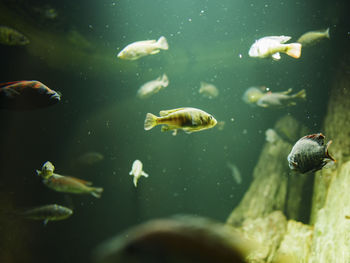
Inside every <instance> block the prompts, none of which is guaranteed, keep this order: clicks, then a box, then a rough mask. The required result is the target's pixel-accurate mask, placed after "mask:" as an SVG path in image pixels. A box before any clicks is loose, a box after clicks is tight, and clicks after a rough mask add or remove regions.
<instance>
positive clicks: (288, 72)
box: [0, 0, 346, 262]
mask: <svg viewBox="0 0 350 263" xmlns="http://www.w3.org/2000/svg"><path fill="white" fill-rule="evenodd" d="M321 2H322V1H321ZM321 2H320V1H246V0H240V1H228V0H226V1H215V0H212V1H204V0H203V1H201V0H197V1H196V0H177V1H172V0H168V1H161V0H158V1H155V0H152V1H151V0H137V1H136V0H129V1H124V0H119V1H113V0H109V1H23V2H22V1H0V3H1V5H0V12H2V15H3V16H2V18H0V24H4V23H6V24H5V25H9V26H13V27H15V28H16V29H18V30H19V31H21V29H22V32H24V33H26V34H27V35H28V37H29V38H31V41H32V43H31V45H32V47H33V48H32V49H31V48H30V45H29V46H28V47H17V48H16V47H7V46H0V56H1V64H0V68H1V71H0V72H1V73H0V81H1V82H6V81H12V80H25V79H35V80H39V81H41V82H43V83H45V84H46V85H47V86H49V87H50V88H52V89H54V90H57V91H60V92H61V93H62V95H63V97H62V102H61V103H60V104H59V105H55V106H53V107H51V108H47V109H43V110H36V111H30V112H29V111H28V112H10V111H5V110H2V111H1V112H0V118H1V120H2V122H1V126H0V127H1V129H0V135H1V136H0V143H1V155H0V156H1V166H0V177H1V181H0V190H1V192H2V193H3V194H4V195H5V196H7V198H8V200H10V201H9V203H11V206H12V207H27V206H36V205H43V204H49V203H58V204H61V205H68V203H70V201H67V198H66V197H65V196H64V195H63V194H60V193H57V192H54V191H51V190H50V189H48V188H46V187H45V186H44V185H43V184H42V183H41V180H40V178H38V177H37V176H36V175H35V169H39V168H40V167H41V166H42V164H43V163H44V162H45V161H47V160H50V161H51V162H52V163H54V165H55V166H56V172H57V173H59V174H63V175H65V174H66V175H67V174H68V175H72V176H76V177H79V178H83V179H87V180H91V181H93V182H94V185H96V186H101V187H104V189H105V191H104V193H103V195H102V198H101V199H95V198H94V197H92V196H76V195H71V200H72V203H73V206H74V215H73V216H72V217H71V218H69V219H67V220H65V221H60V222H49V224H48V225H47V226H46V227H44V226H43V224H42V223H41V222H35V221H34V222H32V221H23V220H20V221H18V224H20V225H19V226H18V228H17V227H16V224H13V227H14V228H16V229H14V230H13V231H14V232H13V233H14V234H13V239H16V238H18V239H20V240H21V243H20V244H21V245H20V247H16V246H13V247H11V248H7V249H11V252H10V254H13V255H15V254H17V253H20V251H18V250H19V249H20V248H23V251H24V252H23V253H22V257H23V258H25V257H27V260H28V261H27V262H48V261H50V262H74V261H77V262H86V261H89V258H90V251H91V250H92V249H93V248H94V247H95V246H96V245H97V244H99V243H100V242H101V241H103V240H105V239H106V238H108V237H110V236H112V235H114V234H117V233H119V232H121V231H123V230H124V229H126V228H128V227H130V226H133V225H135V224H138V223H140V222H143V221H145V220H148V219H151V218H157V217H164V216H168V215H172V214H178V213H190V214H197V215H202V216H207V217H210V218H215V219H218V220H220V221H225V220H226V218H227V216H228V215H229V213H230V212H231V211H232V209H233V208H234V207H235V206H236V205H237V204H238V202H239V201H240V200H241V198H242V196H243V195H244V193H245V191H246V190H247V188H248V186H249V184H250V182H251V180H252V178H251V174H252V170H253V168H254V165H255V163H256V161H257V157H258V155H259V154H260V151H261V147H262V145H263V143H264V141H265V130H266V129H268V128H271V127H272V126H273V125H274V123H275V121H276V120H277V119H278V118H279V117H281V116H283V115H285V114H291V115H292V116H294V117H296V118H297V119H298V120H299V121H301V122H303V123H304V124H306V125H307V126H308V127H309V128H310V129H311V130H312V131H313V132H320V131H321V130H320V129H321V128H320V127H322V119H323V117H324V113H325V110H326V105H327V99H328V87H329V85H330V83H331V82H332V80H333V78H334V77H333V75H332V74H333V63H334V61H335V60H336V59H337V57H338V56H341V54H338V53H337V45H339V43H340V42H341V38H343V37H344V34H340V33H339V32H341V33H342V32H344V30H345V29H346V23H345V25H344V21H346V16H345V15H343V14H344V13H345V10H346V9H345V8H344V6H345V2H346V1H323V2H322V3H321ZM46 4H48V5H50V6H51V7H53V8H55V9H56V10H57V13H58V16H57V18H56V19H55V20H47V21H46V20H45V18H43V17H40V15H39V14H37V13H35V12H34V11H33V9H32V8H33V7H34V6H35V7H43V6H45V5H46ZM5 6H6V8H8V9H5V8H4V7H5ZM9 10H11V13H9ZM12 12H13V13H14V14H17V15H16V16H15V17H14V18H15V19H11V17H12ZM5 14H7V15H5ZM45 21H46V22H45ZM21 25H22V26H23V27H21ZM329 26H330V28H331V29H330V35H331V41H329V40H325V41H323V42H321V43H319V44H318V45H316V46H314V47H311V48H307V49H306V48H305V49H303V51H302V57H301V58H300V59H299V60H295V59H293V58H290V57H287V56H285V55H282V59H281V61H279V62H274V61H272V60H258V59H252V58H249V57H248V50H249V47H250V46H251V44H252V43H253V42H254V41H255V39H257V38H260V37H263V36H268V35H290V36H292V41H293V40H296V39H297V38H298V37H299V36H300V35H301V34H303V33H305V32H306V31H310V30H317V29H324V28H327V27H329ZM72 31H73V32H79V35H81V36H83V37H84V39H85V40H86V41H87V42H84V41H82V40H77V41H76V42H74V41H69V36H71V34H72V33H71V32H72ZM31 34H32V35H31ZM161 35H163V36H165V37H166V38H167V39H168V43H169V47H170V48H169V50H168V51H161V52H160V53H159V54H158V55H154V56H149V57H145V58H141V59H140V60H138V61H121V60H117V58H116V55H117V53H118V52H119V51H120V50H121V49H122V48H123V47H124V46H126V45H127V44H129V43H131V42H134V41H138V40H145V39H158V38H159V37H160V36H161ZM338 35H339V36H338ZM33 36H34V37H33ZM35 45H37V47H39V46H40V48H35ZM72 50H73V51H72ZM58 52H60V53H61V52H62V54H64V56H62V55H60V56H56V57H55V54H57V53H58ZM79 52H81V53H82V54H84V56H83V58H82V59H81V58H80V57H78V54H80V53H79ZM89 57H93V58H94V59H91V60H90V59H88V58H89ZM78 58H79V59H78ZM163 73H166V74H167V75H168V77H169V80H170V85H169V86H168V87H167V88H166V89H164V90H162V91H161V92H160V93H158V94H156V95H154V96H153V97H151V98H150V99H147V100H144V101H142V100H140V99H138V98H136V91H137V89H138V88H139V87H140V86H141V85H142V84H143V83H145V82H147V81H149V80H151V79H155V78H156V77H158V76H159V75H161V74H163ZM200 81H206V82H210V83H213V84H215V85H216V86H217V88H218V89H219V92H220V94H219V97H218V98H216V99H213V100H209V99H206V98H204V97H201V96H200V95H199V93H198V89H199V83H200ZM262 85H265V86H267V87H269V88H270V89H271V90H272V91H284V90H287V89H289V88H292V89H293V90H294V91H299V90H301V89H306V92H307V97H308V99H307V102H306V103H300V104H298V105H297V106H296V107H293V108H287V109H280V110H271V109H261V108H253V107H250V106H249V105H246V104H245V103H244V102H243V101H242V100H241V97H242V95H243V93H244V91H245V90H246V89H247V88H248V87H250V86H262ZM184 106H191V107H196V108H200V109H203V110H205V111H207V112H209V113H211V114H213V115H214V116H215V118H216V119H217V120H219V121H225V122H226V124H225V127H224V130H223V131H220V130H218V129H216V128H214V129H211V130H207V131H203V132H200V133H195V134H191V135H187V134H184V133H179V134H178V135H177V136H175V137H174V136H172V135H171V134H170V133H168V134H167V133H161V132H160V128H159V127H156V128H154V129H152V130H151V131H147V132H146V131H144V129H143V122H144V118H145V115H146V113H147V112H151V113H154V114H157V113H158V112H159V111H160V110H164V109H172V108H178V107H184ZM86 151H97V152H100V153H102V154H103V155H104V156H105V159H104V160H103V161H102V162H100V163H99V164H97V165H95V166H93V167H81V166H77V165H75V160H76V158H78V157H79V156H80V155H81V154H82V153H84V152H86ZM135 159H140V160H141V161H142V162H143V164H144V170H145V172H147V173H148V174H149V175H150V177H149V178H147V179H145V178H141V179H140V181H139V185H138V188H137V189H135V188H134V186H133V184H132V177H131V176H129V175H128V173H129V171H130V169H131V165H132V162H133V161H134V160H135ZM228 161H230V162H232V163H235V164H236V165H237V166H238V168H239V169H240V171H241V173H242V176H243V182H242V184H241V185H237V184H236V183H235V181H234V180H233V178H232V176H231V172H230V170H229V169H228V168H227V166H226V163H227V162H228ZM6 200H7V199H6ZM16 222H17V221H16ZM0 227H1V226H0ZM0 229H1V231H4V233H5V232H6V231H8V229H5V227H1V228H0ZM18 232H21V233H20V234H19V233H18ZM16 233H17V234H16ZM7 236H8V235H7ZM10 236H11V235H10ZM4 241H5V242H11V240H4ZM7 253H8V251H7ZM18 257H20V256H19V255H18ZM14 258H16V256H14ZM13 262H16V261H13ZM18 262H19V261H18Z"/></svg>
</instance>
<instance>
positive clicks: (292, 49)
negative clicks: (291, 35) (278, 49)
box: [286, 43, 301, 58]
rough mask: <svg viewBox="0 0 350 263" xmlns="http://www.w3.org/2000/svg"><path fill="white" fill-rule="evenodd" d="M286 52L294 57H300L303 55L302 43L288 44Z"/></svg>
mask: <svg viewBox="0 0 350 263" xmlns="http://www.w3.org/2000/svg"><path fill="white" fill-rule="evenodd" d="M286 54H287V55H288V56H291V57H293V58H300V55H301V44H300V43H291V44H288V45H287V51H286Z"/></svg>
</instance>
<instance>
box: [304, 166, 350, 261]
mask: <svg viewBox="0 0 350 263" xmlns="http://www.w3.org/2000/svg"><path fill="white" fill-rule="evenodd" d="M349 175H350V161H348V162H346V163H344V164H343V165H341V166H340V167H339V168H338V169H337V170H336V171H333V174H332V176H331V181H330V185H329V188H328V192H327V197H326V199H325V202H324V206H323V208H321V209H320V210H318V211H317V214H316V216H315V227H314V239H313V242H312V248H311V257H310V261H309V262H349V261H350V219H349V216H350V195H349V189H350V180H349ZM335 260H337V261H335Z"/></svg>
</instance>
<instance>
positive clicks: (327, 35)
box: [325, 28, 330, 39]
mask: <svg viewBox="0 0 350 263" xmlns="http://www.w3.org/2000/svg"><path fill="white" fill-rule="evenodd" d="M325 36H326V38H328V39H330V36H329V28H327V29H326V31H325Z"/></svg>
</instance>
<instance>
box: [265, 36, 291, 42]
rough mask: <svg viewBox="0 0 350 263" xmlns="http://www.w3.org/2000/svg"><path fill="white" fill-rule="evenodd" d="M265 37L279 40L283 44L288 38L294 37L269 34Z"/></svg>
mask: <svg viewBox="0 0 350 263" xmlns="http://www.w3.org/2000/svg"><path fill="white" fill-rule="evenodd" d="M265 38H268V39H271V40H274V41H278V42H280V43H281V44H283V43H286V42H287V41H288V40H290V39H291V38H292V37H290V36H268V37H265Z"/></svg>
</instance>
